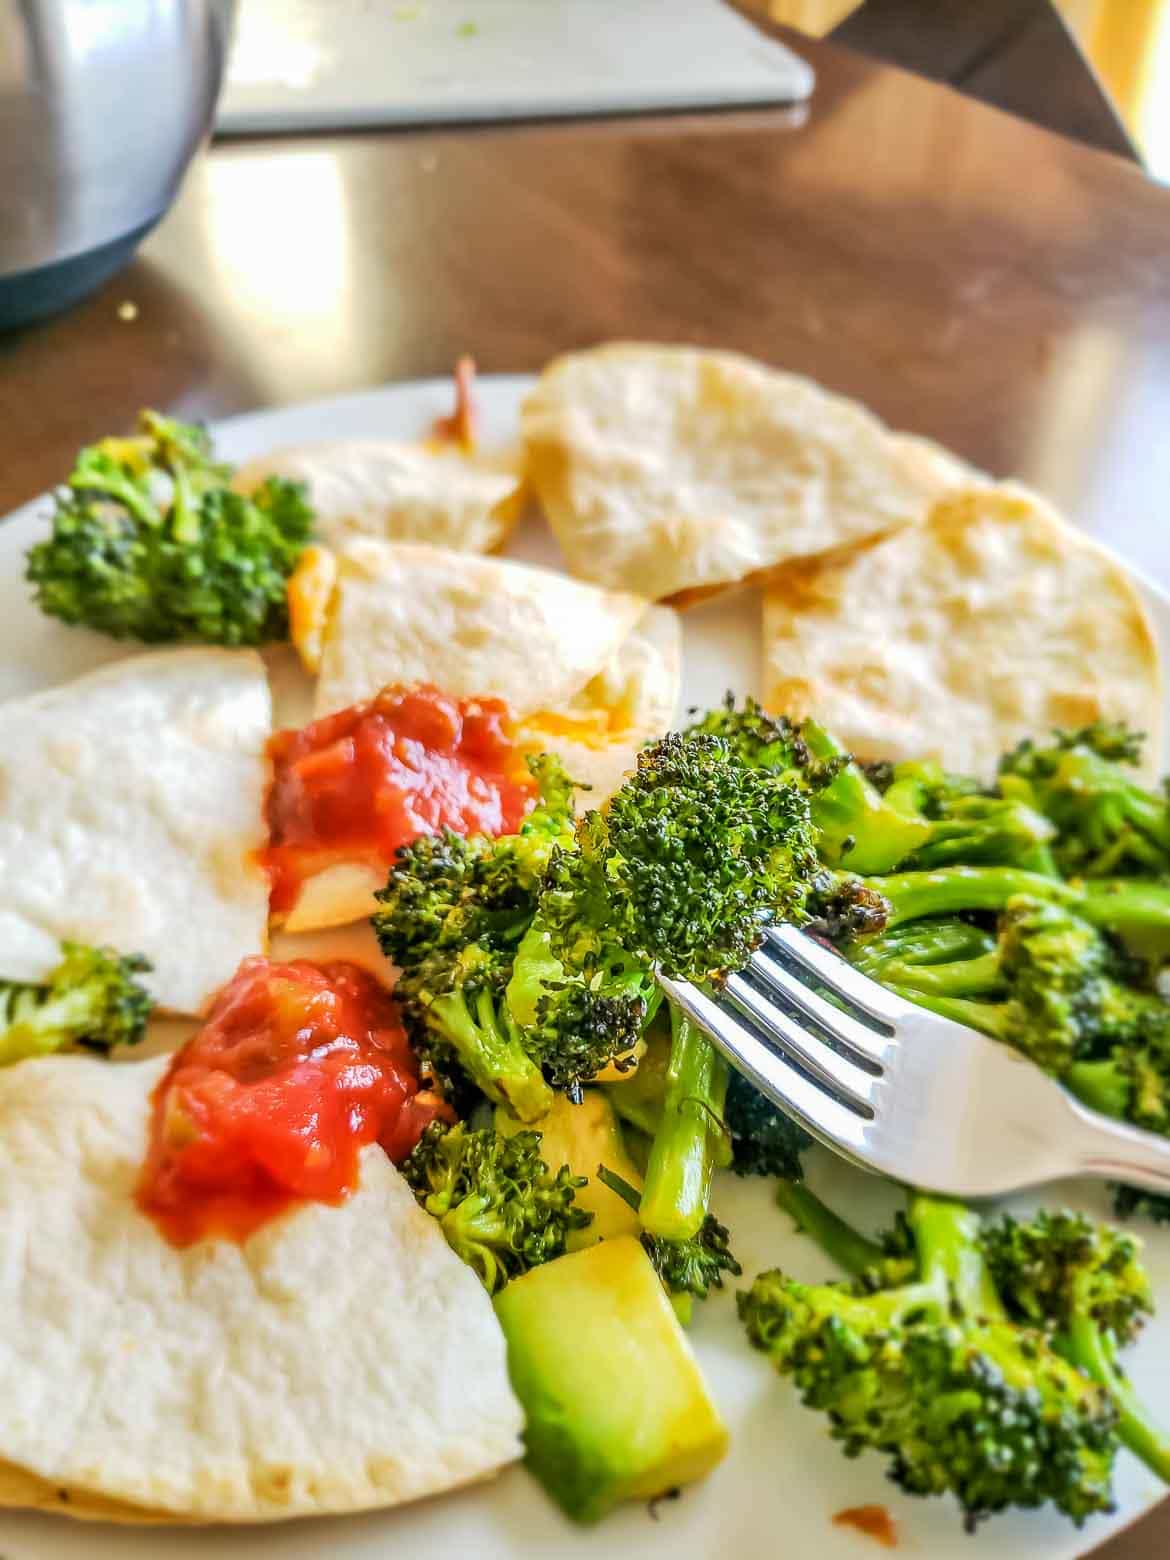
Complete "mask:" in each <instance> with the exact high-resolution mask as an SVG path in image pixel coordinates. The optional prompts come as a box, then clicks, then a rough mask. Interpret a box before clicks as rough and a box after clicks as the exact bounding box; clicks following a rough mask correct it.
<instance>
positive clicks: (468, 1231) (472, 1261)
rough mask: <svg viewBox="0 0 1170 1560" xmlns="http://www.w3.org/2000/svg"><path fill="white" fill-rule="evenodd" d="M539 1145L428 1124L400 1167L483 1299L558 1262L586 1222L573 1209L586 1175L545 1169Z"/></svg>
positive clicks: (526, 1137) (536, 1139)
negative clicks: (475, 1277) (483, 1294)
mask: <svg viewBox="0 0 1170 1560" xmlns="http://www.w3.org/2000/svg"><path fill="white" fill-rule="evenodd" d="M540 1146H541V1137H540V1133H539V1132H517V1133H515V1134H514V1135H512V1136H510V1137H505V1136H504V1135H503V1134H501V1133H499V1132H496V1131H495V1130H494V1129H493V1128H486V1129H484V1130H481V1131H468V1130H467V1128H466V1127H464V1126H463V1125H462V1124H457V1125H455V1126H451V1127H449V1126H446V1125H444V1124H443V1123H442V1122H439V1121H433V1122H431V1124H430V1126H428V1127H427V1128H426V1130H425V1131H424V1132H423V1135H422V1137H421V1138H420V1139H419V1141H418V1143H417V1144H416V1146H415V1148H414V1149H413V1151H412V1152H411V1154H410V1156H409V1158H407V1160H406V1161H405V1162H404V1164H403V1166H402V1173H403V1175H404V1176H405V1177H406V1179H407V1181H408V1182H409V1183H410V1186H411V1189H412V1190H413V1192H414V1195H415V1197H416V1198H417V1199H418V1202H419V1204H420V1205H421V1206H422V1207H423V1208H424V1209H425V1210H426V1211H427V1213H429V1214H430V1215H431V1217H432V1218H434V1219H437V1220H438V1221H439V1227H440V1228H441V1229H442V1231H443V1234H444V1236H445V1237H446V1240H447V1244H448V1245H449V1246H450V1247H451V1249H452V1251H454V1252H455V1254H456V1256H458V1257H461V1258H462V1260H463V1261H464V1262H466V1263H467V1265H468V1266H469V1267H471V1268H474V1269H475V1272H476V1273H477V1274H478V1275H479V1278H480V1280H481V1282H482V1283H483V1286H484V1288H485V1289H486V1290H487V1292H488V1294H495V1292H496V1291H497V1290H498V1289H502V1288H503V1286H504V1285H505V1284H506V1283H507V1282H508V1280H509V1279H510V1278H518V1277H519V1276H520V1274H521V1273H527V1272H528V1270H529V1268H534V1267H537V1266H538V1265H539V1264H540V1263H541V1262H549V1261H551V1259H552V1258H553V1257H559V1256H560V1255H561V1254H562V1253H563V1252H564V1249H565V1240H566V1237H567V1236H568V1235H569V1234H570V1232H571V1231H573V1230H580V1229H584V1228H585V1226H586V1225H587V1224H588V1223H589V1222H590V1220H591V1219H592V1217H593V1215H592V1214H591V1213H587V1212H585V1210H584V1209H582V1208H577V1207H576V1206H574V1199H575V1197H576V1194H577V1192H578V1190H579V1189H580V1188H581V1187H582V1186H584V1185H585V1179H586V1178H585V1177H584V1176H575V1175H572V1174H571V1173H570V1171H569V1167H568V1166H567V1165H561V1167H560V1168H559V1169H558V1170H555V1171H554V1170H551V1169H550V1167H549V1166H548V1165H547V1164H546V1163H545V1162H544V1160H543V1159H542V1158H541V1157H540Z"/></svg>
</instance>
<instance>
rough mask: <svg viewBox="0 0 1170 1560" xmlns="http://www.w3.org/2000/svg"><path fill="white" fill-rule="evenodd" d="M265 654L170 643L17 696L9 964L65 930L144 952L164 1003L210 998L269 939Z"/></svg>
mask: <svg viewBox="0 0 1170 1560" xmlns="http://www.w3.org/2000/svg"><path fill="white" fill-rule="evenodd" d="M271 724H272V712H271V701H270V697H269V692H268V682H267V679H266V677H265V674H264V665H263V662H262V661H261V660H260V657H259V656H257V655H255V654H254V653H253V652H251V651H243V650H212V649H190V650H166V651H159V652H157V653H151V654H146V655H138V656H133V657H130V658H129V659H127V660H124V661H117V662H114V663H113V664H112V665H110V666H106V667H103V668H102V669H101V670H99V671H96V672H92V673H91V674H90V675H88V676H86V677H82V678H80V679H78V681H76V682H72V683H67V684H65V685H64V686H63V687H60V688H52V689H49V690H48V691H47V692H44V693H38V694H34V695H32V696H31V697H28V698H23V699H15V700H12V701H11V702H9V703H8V704H5V705H0V793H2V794H3V796H4V807H3V810H2V811H0V974H2V975H5V976H9V977H11V978H15V979H25V980H35V979H39V978H40V977H41V976H43V975H44V974H45V973H46V971H47V970H48V969H50V968H51V967H52V965H53V964H55V963H56V962H57V959H58V957H59V952H58V945H59V941H60V940H61V939H66V938H68V939H73V940H75V941H79V942H89V943H98V944H109V945H112V946H113V947H115V948H116V949H118V950H119V951H120V952H122V953H143V954H145V955H146V956H147V958H148V959H149V960H150V961H151V964H152V965H153V967H154V968H153V973H152V974H151V975H149V976H147V977H146V978H145V979H146V984H147V985H148V986H149V988H150V990H151V992H152V994H153V996H154V998H155V1000H156V1002H157V1003H158V1004H159V1005H160V1006H161V1007H162V1008H164V1009H166V1010H169V1011H171V1012H177V1013H199V1012H201V1011H202V1010H203V1008H204V1007H205V1006H206V1004H207V1003H208V1001H209V1000H210V999H211V997H212V996H213V995H214V993H215V992H216V990H218V988H219V987H220V986H221V985H222V984H223V983H224V981H226V980H227V979H228V978H229V976H230V975H231V973H232V971H233V970H234V969H235V968H236V966H237V964H238V963H239V961H240V959H241V957H242V956H243V955H245V954H248V953H260V952H262V951H263V949H264V945H265V937H266V926H267V917H268V885H267V882H266V879H265V877H264V874H263V872H262V871H261V870H260V868H259V866H258V865H257V864H256V862H255V860H254V859H253V852H255V851H256V850H258V849H259V848H260V847H261V846H262V845H263V844H264V841H265V826H264V817H263V798H264V789H265V787H266V785H267V783H268V765H267V760H266V758H265V756H264V744H265V742H266V740H267V738H268V735H269V732H270V730H271Z"/></svg>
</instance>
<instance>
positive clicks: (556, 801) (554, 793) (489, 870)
mask: <svg viewBox="0 0 1170 1560" xmlns="http://www.w3.org/2000/svg"><path fill="white" fill-rule="evenodd" d="M532 769H533V773H534V775H535V776H536V779H537V783H538V786H539V792H540V801H539V803H538V805H537V806H536V807H535V808H534V809H533V811H532V812H531V813H530V814H529V816H528V817H527V818H526V819H525V821H524V823H523V824H522V825H521V827H520V829H519V830H518V832H517V833H516V834H511V835H503V836H501V837H499V838H498V839H489V838H486V837H484V836H473V837H471V838H468V839H465V838H463V837H461V836H459V835H456V834H451V833H445V834H441V835H426V836H423V837H422V838H420V839H418V840H416V841H414V843H413V844H411V845H408V846H406V847H405V848H404V849H403V850H401V851H400V852H399V853H398V857H397V860H396V862H395V865H394V867H393V869H392V871H391V873H390V877H389V880H388V882H387V885H386V887H385V889H383V890H382V891H381V892H380V893H379V894H378V896H377V897H378V899H379V901H380V904H381V906H382V908H381V909H379V911H378V912H377V913H376V914H375V916H374V917H373V925H374V930H375V932H376V933H377V935H378V940H379V942H380V944H381V946H382V949H383V951H384V952H385V953H386V955H387V957H388V958H390V959H392V960H393V961H394V962H395V963H396V964H397V965H398V966H399V968H400V969H401V972H402V973H401V975H400V977H399V981H398V985H397V987H396V988H395V989H396V992H397V994H398V996H399V999H400V1001H401V1003H402V1006H403V1011H404V1014H405V1017H406V1022H407V1025H408V1028H409V1030H410V1032H411V1035H412V1038H413V1040H414V1043H415V1047H416V1050H417V1051H418V1052H419V1054H420V1056H421V1057H422V1058H423V1060H424V1064H425V1065H426V1067H427V1069H428V1071H429V1072H430V1074H431V1076H432V1077H434V1078H435V1079H436V1080H437V1081H438V1082H439V1083H440V1084H441V1085H442V1086H443V1087H444V1089H445V1092H446V1093H448V1095H451V1094H452V1093H454V1095H455V1102H456V1104H457V1105H459V1104H463V1105H464V1106H466V1103H467V1102H466V1100H465V1099H464V1098H461V1096H462V1095H463V1094H465V1090H462V1089H461V1087H460V1085H461V1075H465V1076H466V1078H467V1079H469V1080H470V1082H471V1083H472V1084H473V1085H474V1087H475V1088H476V1089H477V1090H479V1091H480V1092H482V1093H483V1094H485V1095H487V1097H488V1098H489V1099H491V1100H494V1101H496V1102H497V1103H499V1104H506V1105H509V1106H510V1107H511V1109H512V1110H513V1111H514V1112H515V1114H516V1115H518V1116H519V1117H520V1118H521V1120H523V1121H529V1122H531V1121H537V1120H539V1118H540V1117H541V1116H542V1115H544V1114H545V1113H546V1112H547V1111H548V1109H549V1108H550V1106H551V1104H552V1095H551V1093H550V1088H557V1089H561V1090H563V1091H564V1092H566V1093H567V1094H569V1095H570V1096H572V1097H579V1096H580V1091H581V1085H582V1083H584V1082H586V1081H588V1079H590V1078H592V1077H594V1076H595V1075H596V1074H597V1073H598V1072H600V1071H601V1070H602V1069H603V1068H605V1067H606V1066H608V1065H609V1064H610V1063H613V1062H615V1061H616V1063H617V1065H619V1066H620V1065H621V1062H622V1059H623V1058H624V1057H625V1056H626V1055H628V1053H629V1052H630V1051H631V1050H632V1049H633V1047H634V1046H635V1045H636V1043H637V1040H638V1037H639V1034H640V1032H641V1028H642V1026H643V1024H644V1023H645V1021H646V1019H647V1017H648V1016H649V1014H650V1012H651V1011H652V1010H653V1007H654V1005H655V1004H656V1002H657V1000H658V995H657V988H656V986H655V984H654V981H653V979H652V977H651V975H650V973H649V971H648V970H647V969H646V968H645V966H643V965H639V964H637V963H636V962H635V961H632V960H629V959H627V958H626V957H625V955H624V954H622V953H621V951H620V950H616V949H615V950H611V951H610V956H609V958H608V959H607V962H606V964H605V965H604V967H602V968H599V969H597V970H594V971H592V972H591V973H590V974H589V975H584V974H578V973H575V972H566V971H565V969H564V968H563V966H562V965H561V963H560V961H559V960H558V959H557V958H556V957H555V956H554V955H553V954H552V953H551V951H550V948H549V939H548V935H547V932H546V930H545V928H544V926H543V923H542V922H541V920H540V917H539V914H538V909H539V903H540V893H541V890H542V885H543V882H544V873H545V869H546V867H547V864H548V861H549V859H550V857H551V856H552V855H553V854H554V853H555V852H556V851H557V850H558V849H559V848H565V847H569V846H571V845H572V843H573V832H572V813H571V801H572V791H573V787H572V785H571V783H570V782H568V781H567V780H566V778H565V776H564V772H563V770H562V769H561V768H560V766H559V764H558V763H557V761H556V760H555V759H552V758H549V757H548V756H545V757H543V758H541V759H538V760H534V761H532Z"/></svg>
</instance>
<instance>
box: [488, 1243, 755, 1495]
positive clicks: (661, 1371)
mask: <svg viewBox="0 0 1170 1560" xmlns="http://www.w3.org/2000/svg"><path fill="white" fill-rule="evenodd" d="M495 1307H496V1314H497V1316H498V1317H499V1319H500V1325H501V1326H502V1327H503V1329H504V1336H505V1338H506V1339H507V1343H508V1370H509V1374H510V1375H511V1378H512V1387H513V1389H514V1391H515V1393H516V1395H517V1397H518V1398H519V1399H520V1402H521V1404H522V1406H523V1408H524V1413H525V1417H526V1420H527V1428H526V1429H525V1432H524V1439H525V1443H526V1445H527V1448H528V1454H527V1462H528V1466H529V1467H530V1468H531V1469H532V1471H533V1473H534V1474H535V1475H536V1477H537V1478H538V1479H539V1480H540V1482H541V1483H542V1484H543V1485H544V1487H545V1489H546V1490H547V1491H548V1493H549V1494H550V1495H551V1496H552V1497H553V1499H554V1500H555V1501H557V1503H558V1504H559V1505H560V1506H561V1507H563V1509H564V1510H565V1512H566V1513H567V1514H568V1515H569V1516H570V1517H573V1518H574V1519H575V1520H576V1521H578V1522H596V1521H597V1520H598V1519H599V1518H601V1517H603V1516H605V1514H606V1512H608V1511H610V1510H612V1508H613V1507H614V1506H616V1505H618V1504H619V1502H621V1501H624V1500H651V1499H653V1498H654V1497H655V1496H656V1495H663V1494H665V1493H666V1492H667V1491H668V1490H673V1489H676V1488H678V1487H679V1486H681V1485H684V1484H690V1483H692V1482H693V1481H694V1480H695V1479H701V1478H702V1477H703V1476H704V1475H705V1474H707V1473H709V1472H710V1471H711V1469H712V1468H714V1467H715V1465H716V1464H717V1463H718V1462H719V1461H720V1460H721V1459H722V1457H723V1455H724V1453H725V1451H726V1450H727V1428H726V1426H725V1425H724V1423H723V1420H722V1419H721V1417H720V1415H719V1411H718V1409H717V1408H716V1407H715V1404H714V1403H713V1402H712V1400H711V1397H710V1395H709V1393H708V1391H707V1384H706V1382H705V1381H704V1380H703V1376H702V1373H701V1371H700V1370H699V1365H698V1362H697V1360H696V1359H695V1356H694V1354H693V1353H692V1352H691V1346H690V1344H689V1343H688V1342H687V1338H686V1334H685V1333H684V1332H683V1330H682V1328H681V1327H680V1326H679V1323H678V1319H677V1317H676V1316H675V1314H674V1311H673V1310H672V1309H671V1305H670V1301H669V1299H668V1298H667V1295H666V1291H665V1290H664V1289H663V1287H662V1284H661V1283H660V1281H659V1279H658V1275H657V1274H656V1273H655V1271H654V1269H653V1267H652V1266H651V1265H650V1259H649V1258H648V1257H647V1255H646V1253H645V1252H644V1251H643V1249H642V1246H641V1243H640V1242H639V1241H638V1240H636V1239H635V1238H634V1237H633V1236H632V1235H624V1236H621V1237H619V1238H618V1239H616V1240H606V1241H602V1242H600V1243H599V1244H598V1245H595V1246H590V1247H589V1248H588V1249H587V1250H585V1251H576V1252H573V1253H571V1254H570V1255H568V1256H564V1257H558V1258H557V1259H556V1260H555V1261H554V1262H546V1263H545V1264H544V1266H543V1267H538V1268H533V1269H532V1271H531V1272H529V1273H526V1274H525V1275H524V1277H523V1278H518V1279H514V1280H513V1281H512V1282H511V1283H510V1284H508V1285H507V1286H506V1287H505V1288H504V1289H502V1290H501V1291H500V1292H499V1294H498V1295H497V1296H496V1298H495Z"/></svg>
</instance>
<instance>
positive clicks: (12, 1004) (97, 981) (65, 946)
mask: <svg viewBox="0 0 1170 1560" xmlns="http://www.w3.org/2000/svg"><path fill="white" fill-rule="evenodd" d="M149 969H150V964H149V963H148V962H147V960H146V959H144V958H143V957H142V955H141V954H129V955H126V956H122V955H119V954H117V953H115V952H114V951H113V950H112V949H111V948H91V947H88V946H86V945H85V944H83V943H73V942H63V943H62V944H61V962H60V963H59V964H58V965H57V966H56V967H55V968H54V969H53V970H51V971H50V972H49V974H48V975H47V976H46V977H45V979H44V980H43V981H39V982H22V981H0V1066H7V1065H8V1064H9V1063H10V1062H19V1061H23V1060H24V1059H25V1058H26V1057H30V1056H45V1055H47V1054H48V1053H49V1052H51V1051H59V1050H60V1049H61V1048H62V1046H67V1045H84V1046H87V1047H89V1048H90V1049H92V1050H95V1051H110V1050H112V1049H113V1048H114V1046H116V1045H137V1043H138V1042H139V1041H140V1040H141V1039H142V1036H143V1034H144V1033H145V1030H146V1021H147V1019H148V1018H149V1017H150V1010H151V1007H152V1005H153V1004H152V999H151V996H150V993H149V992H148V991H147V990H146V989H145V988H144V987H143V986H142V985H141V984H140V982H139V981H138V980H137V979H136V978H135V977H136V976H138V975H141V974H144V973H146V972H147V971H148V970H149Z"/></svg>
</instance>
